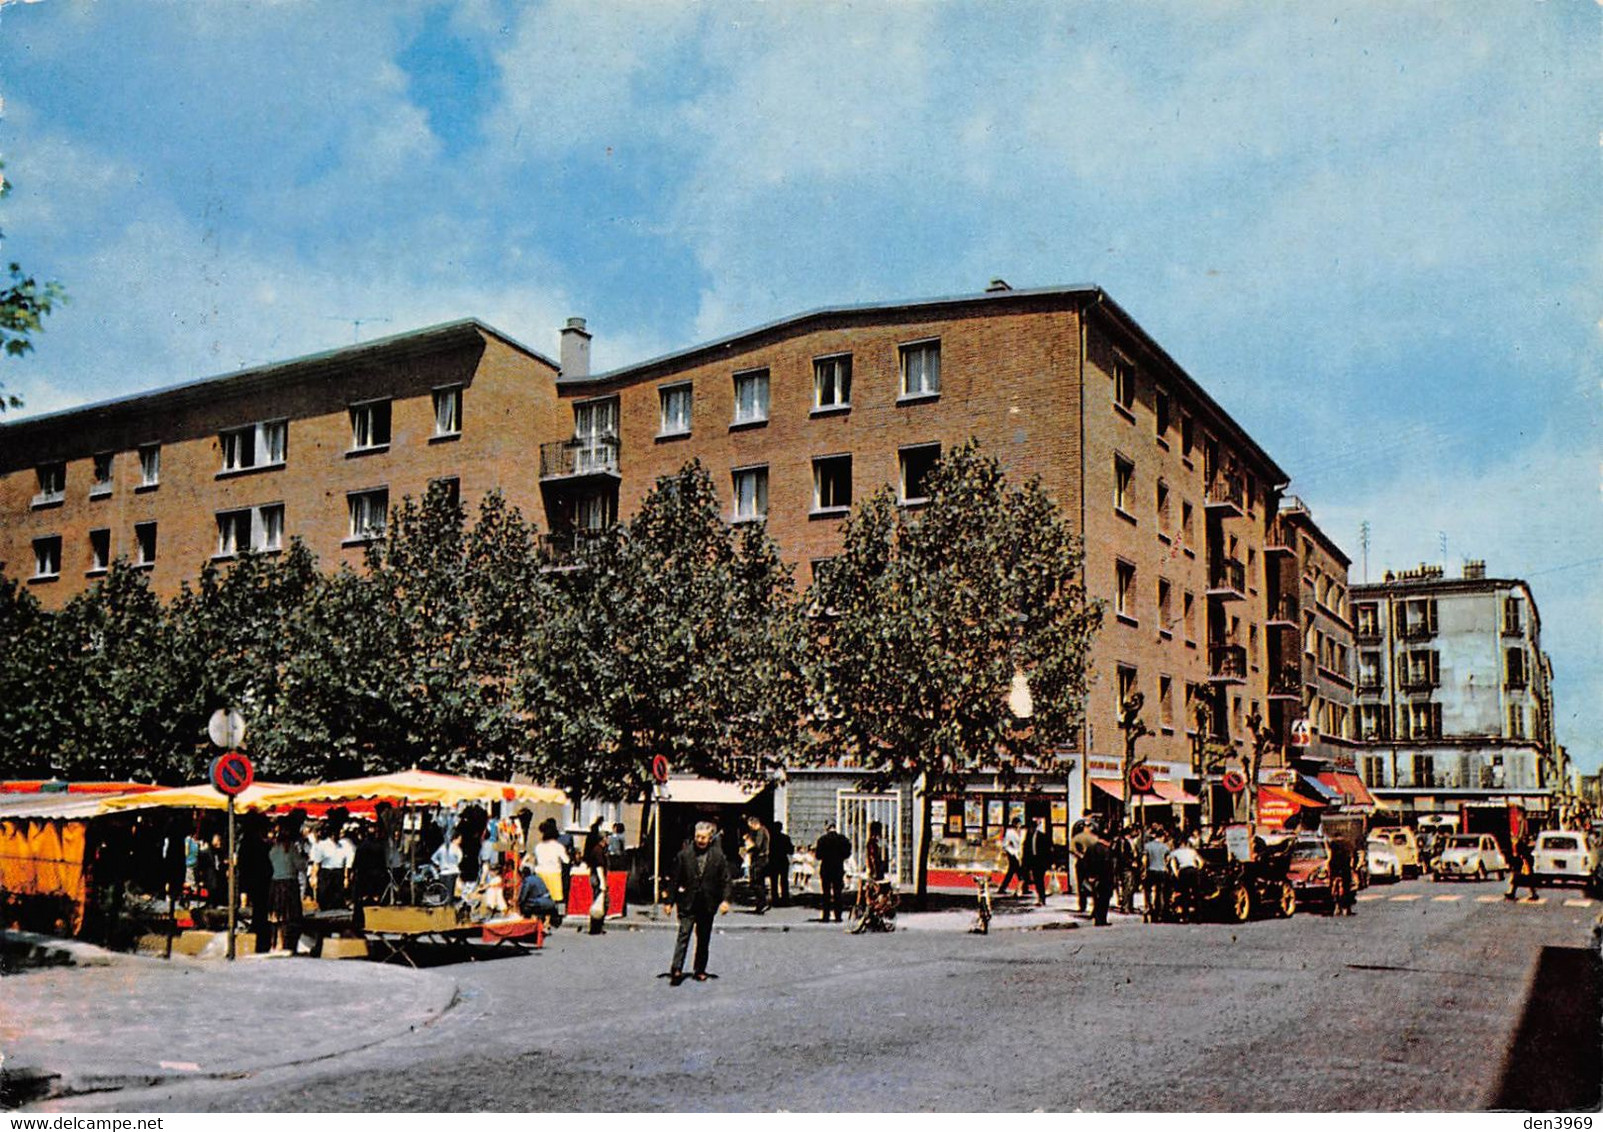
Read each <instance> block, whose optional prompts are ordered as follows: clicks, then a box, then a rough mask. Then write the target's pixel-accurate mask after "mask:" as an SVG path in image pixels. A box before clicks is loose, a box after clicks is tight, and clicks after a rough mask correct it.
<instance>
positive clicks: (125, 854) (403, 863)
mask: <svg viewBox="0 0 1603 1132" xmlns="http://www.w3.org/2000/svg"><path fill="white" fill-rule="evenodd" d="M566 801H567V799H566V796H565V795H564V794H563V793H562V792H561V791H560V790H554V789H551V788H548V787H543V786H538V785H533V784H515V783H500V782H489V781H485V780H479V779H470V778H461V777H457V776H451V775H441V774H431V773H429V772H426V771H409V772H405V773H402V774H397V775H388V776H382V777H379V778H371V779H356V780H351V781H348V782H336V783H324V784H315V785H311V786H289V785H276V784H266V783H257V784H254V785H252V786H250V787H249V788H248V789H247V790H245V792H244V793H243V794H241V795H239V796H238V797H237V798H236V800H235V803H236V807H237V809H238V810H239V811H240V813H239V817H238V823H237V834H236V844H237V846H238V855H237V862H236V885H237V893H238V898H239V907H240V909H241V916H242V922H243V924H244V926H245V927H246V928H248V929H249V932H250V933H252V934H254V935H255V937H256V938H255V940H254V941H253V942H254V947H255V948H256V949H257V950H269V949H272V948H275V947H276V948H280V949H289V950H293V949H294V948H295V946H296V945H297V943H298V942H299V938H300V937H302V936H303V935H310V936H312V937H313V938H318V937H320V936H322V935H337V934H355V935H360V934H362V932H363V930H364V912H370V911H375V910H381V909H383V910H395V912H394V914H399V912H400V910H403V909H408V908H417V909H426V910H428V911H429V913H430V915H431V916H432V917H433V918H432V919H431V921H430V925H429V926H432V927H443V926H445V924H446V921H447V920H448V921H449V922H450V924H451V925H453V926H455V925H461V924H476V923H480V922H484V921H488V920H494V919H497V918H507V917H515V916H516V904H517V899H518V896H519V894H520V887H521V884H522V881H523V879H524V866H525V864H527V863H528V862H530V861H531V860H532V855H531V853H530V846H531V844H532V842H533V841H534V840H537V839H538V829H539V826H540V825H541V824H554V820H555V819H556V818H557V817H558V816H560V815H561V814H562V813H563V812H564V811H565V808H566ZM225 805H226V803H225V800H224V798H223V796H222V795H221V794H219V793H218V792H217V791H216V790H215V789H213V788H212V787H211V786H210V785H204V784H203V785H197V786H193V787H183V788H172V789H158V788H155V787H151V786H145V785H139V784H134V783H104V784H77V783H75V784H70V785H69V784H66V783H50V784H27V783H7V784H3V785H0V906H3V914H4V922H5V925H6V926H11V927H21V928H30V929H34V930H42V931H46V932H51V933H55V934H61V935H78V936H82V937H85V938H89V939H94V940H96V941H100V942H106V943H110V944H112V945H114V946H123V947H127V946H131V945H132V944H133V943H134V942H135V941H137V940H138V939H139V938H140V937H142V936H144V937H148V936H150V935H151V934H152V933H153V932H154V933H158V934H161V933H164V934H165V935H166V936H167V937H168V939H169V940H170V939H171V938H172V937H173V936H174V935H176V934H177V933H179V932H181V931H184V930H186V929H214V930H216V929H222V928H223V927H224V926H225V925H226V922H227V911H228V908H227V906H228V852H227V847H226V831H227V820H226V814H225ZM378 914H379V915H380V916H381V917H382V916H383V915H385V914H388V913H386V912H382V911H381V912H378ZM407 926H408V925H405V924H401V925H398V926H397V927H398V930H403V931H404V930H406V927H407ZM247 946H250V944H247Z"/></svg>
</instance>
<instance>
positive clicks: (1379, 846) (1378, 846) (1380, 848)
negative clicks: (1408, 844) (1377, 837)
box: [1369, 841, 1391, 853]
mask: <svg viewBox="0 0 1603 1132" xmlns="http://www.w3.org/2000/svg"><path fill="white" fill-rule="evenodd" d="M1369 851H1370V852H1371V853H1390V852H1391V846H1390V845H1388V844H1386V843H1385V842H1384V841H1371V842H1370V843H1369Z"/></svg>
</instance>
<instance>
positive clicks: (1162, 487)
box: [1156, 480, 1171, 541]
mask: <svg viewBox="0 0 1603 1132" xmlns="http://www.w3.org/2000/svg"><path fill="white" fill-rule="evenodd" d="M1156 511H1157V515H1158V534H1160V535H1162V536H1163V538H1164V540H1165V541H1167V540H1168V538H1169V525H1170V521H1171V516H1170V513H1169V512H1170V508H1169V485H1168V484H1166V483H1164V482H1163V481H1162V480H1159V481H1158V500H1157V507H1156Z"/></svg>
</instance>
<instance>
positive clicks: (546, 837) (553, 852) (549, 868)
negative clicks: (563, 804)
mask: <svg viewBox="0 0 1603 1132" xmlns="http://www.w3.org/2000/svg"><path fill="white" fill-rule="evenodd" d="M529 857H530V861H531V863H532V864H533V865H534V871H535V872H537V873H539V874H540V875H541V877H542V878H544V880H545V882H546V887H547V888H548V889H550V890H551V897H552V899H553V900H555V901H556V902H557V904H558V905H559V906H560V905H561V903H562V902H563V901H564V900H566V899H567V898H568V889H567V886H566V883H565V882H566V881H567V877H568V867H569V859H568V850H567V847H566V846H564V845H563V844H562V839H561V838H560V837H558V836H557V823H556V821H555V820H554V819H552V818H546V819H545V821H543V822H541V823H540V840H539V841H537V842H535V844H534V848H533V849H532V850H530V851H529ZM553 882H555V884H556V887H555V888H552V887H551V886H552V883H553Z"/></svg>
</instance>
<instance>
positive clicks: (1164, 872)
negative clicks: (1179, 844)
mask: <svg viewBox="0 0 1603 1132" xmlns="http://www.w3.org/2000/svg"><path fill="white" fill-rule="evenodd" d="M1145 852H1146V858H1147V875H1146V884H1145V885H1144V886H1143V892H1142V898H1143V901H1144V903H1145V904H1146V919H1147V922H1148V923H1151V922H1154V921H1156V920H1158V919H1160V918H1161V917H1162V916H1163V914H1164V911H1165V908H1164V905H1165V904H1166V903H1167V901H1166V900H1165V899H1164V897H1165V895H1166V894H1167V892H1168V888H1169V843H1168V842H1167V841H1165V840H1164V839H1163V831H1162V830H1161V829H1159V828H1158V827H1157V826H1153V827H1152V829H1151V831H1150V832H1149V833H1148V834H1147V843H1146V846H1145Z"/></svg>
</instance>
